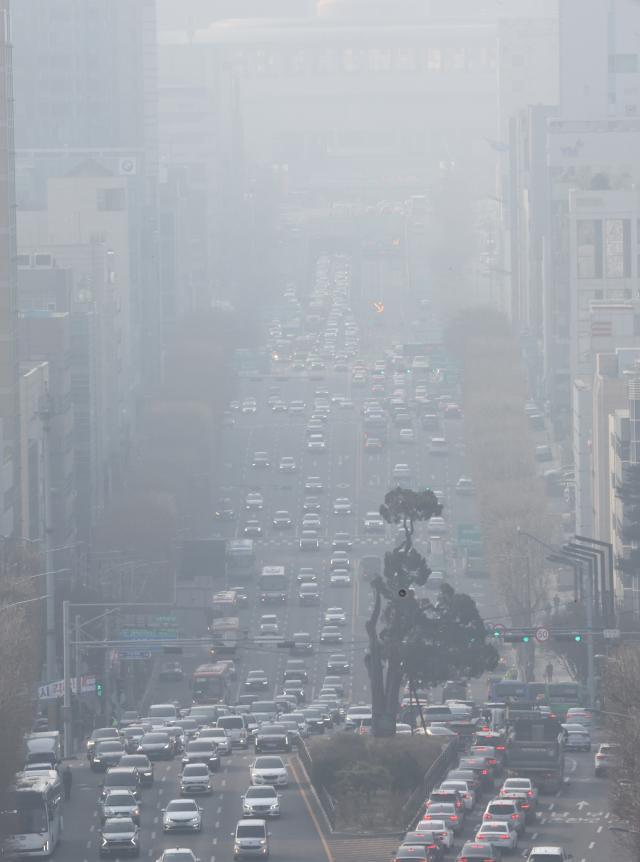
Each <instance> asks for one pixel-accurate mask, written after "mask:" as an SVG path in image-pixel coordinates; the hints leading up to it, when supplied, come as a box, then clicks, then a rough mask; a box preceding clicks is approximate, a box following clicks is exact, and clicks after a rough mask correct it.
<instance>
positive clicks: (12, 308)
mask: <svg viewBox="0 0 640 862" xmlns="http://www.w3.org/2000/svg"><path fill="white" fill-rule="evenodd" d="M13 153H14V143H13V95H12V51H11V34H10V28H9V0H0V421H1V423H2V431H1V436H0V439H1V440H2V444H3V445H2V450H1V451H0V471H1V475H2V476H3V479H4V481H2V482H1V483H0V533H2V535H7V534H10V533H17V534H20V494H19V488H20V476H19V463H20V459H19V457H18V445H19V421H20V420H19V415H20V396H19V385H18V354H17V346H16V344H17V342H16V338H17V306H16V231H15V205H14V204H15V187H14V178H15V174H14V160H13ZM7 483H8V484H7Z"/></svg>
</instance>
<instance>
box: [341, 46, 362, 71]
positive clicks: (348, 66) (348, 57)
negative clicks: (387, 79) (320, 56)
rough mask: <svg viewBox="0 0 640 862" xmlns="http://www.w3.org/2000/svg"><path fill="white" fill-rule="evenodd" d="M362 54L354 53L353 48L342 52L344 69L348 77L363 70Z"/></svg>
mask: <svg viewBox="0 0 640 862" xmlns="http://www.w3.org/2000/svg"><path fill="white" fill-rule="evenodd" d="M362 65H363V63H362V53H361V52H360V51H354V50H353V48H345V49H344V51H343V52H342V69H343V71H344V72H346V73H347V74H348V75H351V74H352V73H353V72H359V71H360V70H361V69H362Z"/></svg>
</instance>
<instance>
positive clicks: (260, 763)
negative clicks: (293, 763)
mask: <svg viewBox="0 0 640 862" xmlns="http://www.w3.org/2000/svg"><path fill="white" fill-rule="evenodd" d="M249 776H250V778H251V784H252V785H257V784H271V785H273V786H274V787H286V786H287V785H288V784H289V773H288V772H287V767H286V766H285V763H284V760H283V759H282V758H281V757H273V756H268V757H256V759H255V760H254V761H253V763H252V764H251V765H250V767H249Z"/></svg>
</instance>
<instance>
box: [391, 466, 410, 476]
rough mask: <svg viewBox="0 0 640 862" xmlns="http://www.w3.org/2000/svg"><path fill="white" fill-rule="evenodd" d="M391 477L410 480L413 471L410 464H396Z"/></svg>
mask: <svg viewBox="0 0 640 862" xmlns="http://www.w3.org/2000/svg"><path fill="white" fill-rule="evenodd" d="M391 475H392V477H393V478H394V479H410V478H411V470H410V469H409V465H408V464H396V465H395V466H394V468H393V470H392V471H391Z"/></svg>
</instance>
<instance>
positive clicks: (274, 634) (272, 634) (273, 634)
mask: <svg viewBox="0 0 640 862" xmlns="http://www.w3.org/2000/svg"><path fill="white" fill-rule="evenodd" d="M279 636H280V626H279V625H278V623H260V628H259V630H258V638H261V639H263V640H269V639H271V638H278V637H279Z"/></svg>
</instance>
